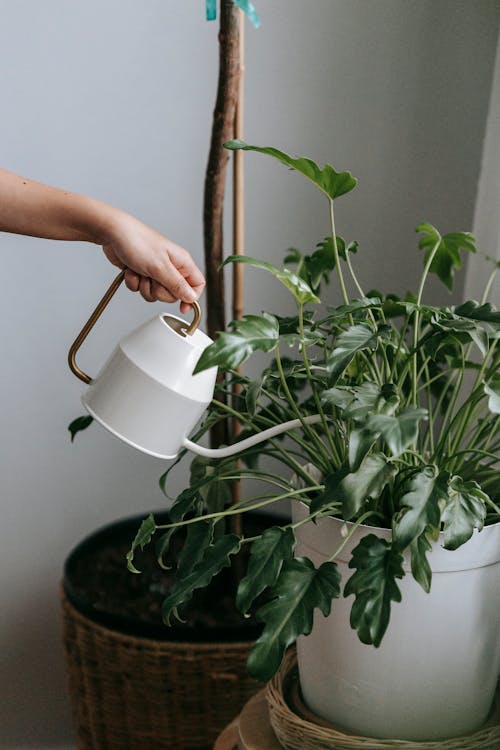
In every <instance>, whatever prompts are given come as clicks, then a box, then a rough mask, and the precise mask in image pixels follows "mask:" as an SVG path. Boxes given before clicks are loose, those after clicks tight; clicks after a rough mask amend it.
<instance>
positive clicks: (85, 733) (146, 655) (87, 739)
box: [62, 593, 261, 750]
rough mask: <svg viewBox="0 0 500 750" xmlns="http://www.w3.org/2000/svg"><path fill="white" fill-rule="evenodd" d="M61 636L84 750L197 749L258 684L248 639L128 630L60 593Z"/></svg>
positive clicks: (205, 744)
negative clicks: (179, 637)
mask: <svg viewBox="0 0 500 750" xmlns="http://www.w3.org/2000/svg"><path fill="white" fill-rule="evenodd" d="M62 608H63V639H64V647H65V652H66V663H67V669H68V677H69V687H70V697H71V704H72V710H73V718H74V728H75V735H76V742H77V748H78V750H188V749H189V750H194V748H196V749H197V750H198V749H200V748H209V747H212V744H213V742H214V740H215V738H216V737H217V735H218V733H219V732H220V731H221V730H222V729H223V727H224V726H225V725H226V724H228V722H229V721H230V720H231V719H233V718H234V716H235V715H236V714H237V713H238V712H239V711H240V710H241V708H242V707H243V705H244V704H245V703H246V701H247V700H248V698H249V697H250V696H251V695H252V694H253V693H255V692H256V691H257V690H258V689H259V688H260V687H261V685H260V683H257V682H256V681H255V680H253V679H251V678H250V677H249V676H248V675H247V674H246V671H245V664H246V659H247V655H248V651H249V649H250V645H251V644H250V643H248V642H245V643H220V644H217V643H199V644H198V643H182V642H170V641H157V640H153V639H149V638H139V637H136V636H132V635H124V634H122V633H120V632H118V631H115V630H112V629H110V628H107V627H104V626H102V625H98V624H97V623H95V622H93V621H92V620H91V619H89V618H87V617H85V616H84V615H82V614H80V613H79V612H78V611H77V610H76V609H75V607H74V606H73V605H72V604H71V603H70V601H69V600H68V598H67V596H66V595H65V594H64V593H63V595H62Z"/></svg>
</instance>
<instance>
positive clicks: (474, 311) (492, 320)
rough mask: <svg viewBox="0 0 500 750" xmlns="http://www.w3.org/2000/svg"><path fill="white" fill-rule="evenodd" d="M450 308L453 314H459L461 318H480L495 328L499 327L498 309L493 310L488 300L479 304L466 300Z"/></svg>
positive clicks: (499, 312)
mask: <svg viewBox="0 0 500 750" xmlns="http://www.w3.org/2000/svg"><path fill="white" fill-rule="evenodd" d="M451 309H452V312H453V313H454V314H455V315H459V316H460V317H461V318H470V319H471V320H481V321H483V322H484V323H488V324H489V325H491V326H493V327H494V328H495V329H496V330H498V329H500V310H495V308H494V307H493V306H492V305H491V304H490V303H489V302H485V303H484V304H483V305H480V304H479V302H475V301H474V300H468V301H467V302H464V303H463V304H462V305H458V306H457V307H452V308H451Z"/></svg>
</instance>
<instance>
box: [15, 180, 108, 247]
mask: <svg viewBox="0 0 500 750" xmlns="http://www.w3.org/2000/svg"><path fill="white" fill-rule="evenodd" d="M118 214H119V211H118V210H117V209H113V208H111V207H110V206H108V205H106V204H105V203H101V202H100V201H97V200H94V199H93V198H88V197H86V196H84V195H78V194H77V193H71V192H69V191H66V190H59V189H58V188H54V187H49V186H48V185H43V184H42V183H39V182H34V181H33V180H29V179H27V178H26V177H19V176H18V175H15V174H13V173H12V172H8V171H7V170H4V169H0V231H3V232H12V233H14V234H25V235H30V236H33V237H44V238H47V239H54V240H81V241H84V242H96V243H98V244H104V242H106V240H107V237H108V235H109V231H110V227H111V224H112V223H113V220H114V219H115V218H116V216H115V215H118Z"/></svg>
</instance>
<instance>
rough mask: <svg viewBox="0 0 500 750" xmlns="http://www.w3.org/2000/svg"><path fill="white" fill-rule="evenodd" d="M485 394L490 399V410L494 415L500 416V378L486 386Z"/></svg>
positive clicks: (494, 379)
mask: <svg viewBox="0 0 500 750" xmlns="http://www.w3.org/2000/svg"><path fill="white" fill-rule="evenodd" d="M484 392H485V393H486V395H487V396H489V398H488V409H489V410H490V411H491V412H492V413H493V414H500V377H495V378H492V379H491V380H490V382H489V383H485V384H484Z"/></svg>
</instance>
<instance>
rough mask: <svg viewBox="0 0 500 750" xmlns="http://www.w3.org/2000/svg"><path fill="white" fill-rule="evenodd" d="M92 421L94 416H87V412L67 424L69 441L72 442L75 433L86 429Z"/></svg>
mask: <svg viewBox="0 0 500 750" xmlns="http://www.w3.org/2000/svg"><path fill="white" fill-rule="evenodd" d="M93 421H94V418H93V417H91V416H89V415H88V414H87V415H86V416H85V417H77V418H76V419H74V420H73V421H72V422H71V424H70V425H68V430H69V431H70V433H71V442H73V440H74V439H75V435H76V434H77V432H81V431H82V430H86V429H87V427H88V426H89V425H91V424H92V422H93Z"/></svg>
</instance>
